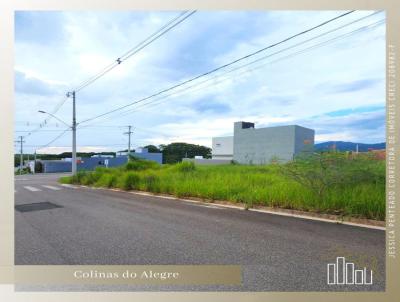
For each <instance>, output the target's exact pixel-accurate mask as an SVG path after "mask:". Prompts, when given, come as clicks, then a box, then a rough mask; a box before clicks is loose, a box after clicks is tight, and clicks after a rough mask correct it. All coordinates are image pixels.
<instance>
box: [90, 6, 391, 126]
mask: <svg viewBox="0 0 400 302" xmlns="http://www.w3.org/2000/svg"><path fill="white" fill-rule="evenodd" d="M380 12H382V11H377V12H374V13H372V14H370V15H367V16H364V17H362V18H359V19H357V20H354V21H352V22H350V23H347V24H345V25H341V26H339V27H337V28H334V29H332V30H329V31H327V32H324V33H322V34H319V35H317V36H314V37H312V38H310V39H307V40H304V41H302V42H299V43H297V44H294V45H292V46H289V47H287V48H284V49H282V50H279V51H277V52H274V53H272V54H269V55H267V56H264V57H261V58H258V59H256V60H254V61H251V62H249V63H246V64H243V65H241V66H238V67H236V68H233V69H230V70H228V71H226V72H225V73H223V74H222V75H226V74H230V73H232V72H234V71H237V70H239V69H243V68H245V67H247V66H250V65H253V64H255V63H258V62H260V61H262V60H265V59H267V58H270V57H272V56H275V55H277V54H280V53H282V52H285V51H287V50H289V49H292V48H295V47H298V46H300V45H302V44H305V43H308V42H310V41H312V40H315V39H317V38H320V37H322V36H325V35H327V34H330V33H332V32H334V31H337V30H340V29H343V28H344V27H347V26H350V25H352V24H354V23H356V22H359V21H361V20H364V19H366V18H368V17H371V16H373V15H376V14H378V13H380ZM384 20H385V19H382V20H379V21H378V22H375V23H372V24H368V25H366V26H363V27H361V28H358V29H356V30H353V31H351V32H347V33H344V34H342V35H339V36H336V37H334V38H332V39H329V40H326V41H323V42H321V43H318V44H315V45H312V46H311V47H308V48H305V49H302V50H300V51H297V52H295V53H292V54H289V55H287V56H284V57H282V58H279V59H278V60H274V61H271V62H266V63H264V64H261V65H260V66H258V67H255V68H253V69H246V70H244V71H242V72H240V73H238V74H234V75H233V77H236V76H238V75H241V74H243V73H247V72H251V71H254V70H256V69H259V68H261V67H263V66H265V65H266V64H272V63H276V62H279V61H282V60H285V59H288V58H290V57H293V56H296V55H299V54H301V53H304V52H306V51H309V50H312V49H315V48H317V47H321V46H324V45H326V44H329V43H332V42H334V41H336V40H338V39H342V38H345V37H348V36H350V35H353V34H356V33H358V32H361V31H364V30H369V29H372V28H373V27H376V26H378V25H380V24H381V23H382V22H383V21H384ZM219 77H221V74H218V75H216V76H214V77H211V78H208V79H206V80H204V81H202V82H200V83H196V84H193V85H191V86H188V87H185V88H183V89H181V90H178V91H174V92H172V93H170V94H167V95H163V96H160V97H158V98H156V99H155V100H153V101H150V102H147V103H143V104H140V105H139V106H136V107H135V108H132V109H129V110H127V111H124V112H122V113H119V115H118V117H123V116H125V115H128V114H130V113H132V112H137V111H139V110H137V109H138V108H143V107H146V106H147V105H150V104H153V103H154V104H155V105H157V104H160V103H161V102H162V101H163V100H165V99H167V98H169V97H171V96H174V95H182V94H184V93H185V92H186V91H187V90H190V92H195V91H198V90H203V89H204V88H207V87H210V86H214V85H217V84H219V83H221V82H224V81H226V80H229V79H230V78H231V77H232V76H231V77H225V78H223V79H222V80H220V81H218V82H213V83H211V84H210V85H207V86H202V87H199V88H198V89H195V90H193V89H191V88H193V87H196V86H199V85H201V84H204V83H206V82H209V81H212V80H214V79H217V78H219ZM160 100H161V101H160ZM157 101H160V102H157ZM108 118H112V117H106V119H108ZM90 125H93V124H90ZM84 127H86V126H84Z"/></svg>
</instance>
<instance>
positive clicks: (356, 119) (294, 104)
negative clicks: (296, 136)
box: [15, 11, 386, 153]
mask: <svg viewBox="0 0 400 302" xmlns="http://www.w3.org/2000/svg"><path fill="white" fill-rule="evenodd" d="M180 13H181V12H179V11H163V12H157V11H154V12H150V11H121V12H119V11H115V12H101V11H65V12H61V11H43V12H29V11H20V12H16V13H15V109H16V111H15V138H16V139H17V138H18V136H24V140H25V147H24V148H25V151H26V152H34V150H37V152H38V153H61V152H65V151H71V131H69V130H67V131H66V132H65V133H64V134H63V131H64V130H65V129H68V127H67V126H65V125H64V124H63V123H62V122H61V121H64V122H65V123H66V124H68V125H70V124H71V121H72V102H71V99H67V100H66V101H65V102H64V103H63V105H62V106H61V108H60V109H59V110H58V111H57V112H56V114H55V115H56V116H57V118H58V119H55V118H52V119H49V120H48V121H47V122H46V124H45V125H44V124H43V122H44V119H45V118H46V117H48V116H46V114H43V113H39V112H38V111H39V110H42V111H46V112H53V110H54V109H55V108H56V107H57V105H58V104H60V102H62V101H63V100H64V99H65V94H66V92H68V91H72V90H73V89H74V88H76V87H77V86H78V85H79V83H81V82H83V81H85V80H87V79H88V78H90V77H91V76H93V75H95V74H96V73H97V72H99V71H100V70H102V69H103V68H104V67H105V66H107V65H109V64H110V63H112V62H115V60H116V59H117V58H119V57H120V56H121V55H122V54H123V53H125V52H126V51H127V50H129V49H131V48H132V47H134V46H135V45H137V44H138V43H139V42H141V41H142V40H144V39H146V38H147V37H148V36H150V35H151V34H153V33H154V32H155V31H157V30H158V29H159V28H160V27H162V26H163V25H165V24H166V23H167V22H169V21H170V20H171V19H173V18H175V17H176V16H178V15H179V14H180ZM343 13H344V12H343V11H197V12H196V13H194V14H193V15H191V16H190V17H189V18H187V19H186V20H185V21H183V22H182V23H180V24H179V25H178V26H176V27H175V28H173V29H172V30H170V31H169V32H168V33H166V34H165V35H163V36H162V37H161V38H159V39H157V40H156V41H155V42H153V43H151V44H149V45H148V46H147V47H145V48H144V49H142V50H141V51H140V52H138V53H137V54H135V55H134V56H132V57H130V58H129V59H127V60H126V61H124V62H122V63H121V64H120V65H118V66H117V67H116V68H115V69H113V70H112V71H110V72H109V73H107V74H106V75H105V76H103V77H101V78H100V79H99V80H97V81H96V82H94V83H93V84H91V85H89V86H88V87H86V88H84V89H82V90H81V91H79V92H77V94H76V109H77V122H78V131H77V142H78V151H81V152H84V151H86V152H101V151H118V150H123V149H126V148H127V144H128V137H127V135H125V134H124V132H126V131H127V130H128V128H127V126H128V125H132V127H133V134H132V148H137V147H141V146H145V145H148V144H153V145H159V144H168V143H172V142H187V143H194V144H201V145H206V146H209V147H211V138H212V137H214V136H229V135H232V133H233V123H234V122H235V121H248V122H254V123H255V126H256V128H257V127H268V126H277V125H293V124H298V125H300V126H303V127H308V128H312V129H315V140H316V142H324V141H331V140H333V141H352V142H361V143H378V142H383V141H385V44H386V43H385V21H384V19H385V13H384V12H374V11H356V12H354V13H351V14H349V15H347V16H345V17H342V18H339V19H337V20H335V21H333V22H330V23H328V24H326V25H324V26H321V27H319V28H317V29H314V30H311V31H309V32H307V33H305V34H302V35H300V36H297V37H295V38H293V39H291V40H288V41H286V42H283V43H281V44H279V45H276V46H273V47H270V48H268V49H266V50H265V51H261V52H260V53H258V54H256V55H254V56H252V57H249V58H247V59H244V60H241V61H239V62H237V63H235V64H233V65H231V66H229V67H227V68H224V69H222V70H220V71H218V72H216V73H213V74H212V75H209V76H206V77H204V78H201V79H198V80H196V81H193V82H191V83H189V84H187V85H186V86H182V87H181V88H179V89H176V90H173V91H170V92H168V93H167V95H168V94H170V95H169V96H168V97H162V98H160V97H156V98H152V99H148V100H147V101H145V102H141V103H137V104H135V105H132V106H130V107H127V108H126V109H124V110H121V111H118V112H115V113H114V114H110V115H106V116H104V117H103V118H99V119H95V120H92V121H88V122H83V121H84V120H86V119H89V118H92V117H94V116H97V115H100V114H102V113H104V112H107V111H110V110H113V109H115V108H118V107H121V106H124V105H127V104H129V103H132V102H134V101H137V100H140V99H142V98H145V97H147V96H150V95H152V94H154V93H157V92H158V91H161V90H163V89H166V88H168V87H171V86H173V85H175V84H178V83H180V82H182V81H185V80H187V79H190V78H192V77H195V76H197V75H199V74H202V73H205V72H207V71H210V70H212V69H214V68H217V67H219V66H221V65H224V64H226V63H229V62H232V61H234V60H236V59H238V58H241V57H243V56H246V55H248V54H250V53H254V52H256V51H258V50H260V49H263V48H265V47H266V46H269V45H273V44H275V43H277V42H279V41H282V40H284V39H285V38H287V37H290V36H293V35H295V34H297V33H299V32H302V31H304V30H306V29H309V28H312V27H314V26H316V25H318V24H320V23H322V22H324V21H326V20H328V19H331V18H334V17H336V16H339V15H341V14H343ZM254 61H255V62H254ZM251 62H253V63H252V64H250V63H251ZM240 67H241V68H240ZM147 102H151V103H147ZM60 120H61V121H60ZM81 122H82V123H81ZM41 123H42V125H43V126H42V127H40V126H39V125H40V124H41ZM34 129H40V131H36V132H32V130H34ZM29 133H31V134H29ZM57 137H59V138H58V139H56V140H55V138H57ZM18 148H19V145H18V144H16V145H15V150H16V152H18V151H19V149H18Z"/></svg>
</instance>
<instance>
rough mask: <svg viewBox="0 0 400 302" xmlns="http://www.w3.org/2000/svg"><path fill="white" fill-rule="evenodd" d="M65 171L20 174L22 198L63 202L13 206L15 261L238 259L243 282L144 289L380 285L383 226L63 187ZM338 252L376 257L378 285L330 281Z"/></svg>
mask: <svg viewBox="0 0 400 302" xmlns="http://www.w3.org/2000/svg"><path fill="white" fill-rule="evenodd" d="M60 176H61V175H60V174H37V175H22V176H16V180H15V204H16V205H17V206H18V205H24V204H31V203H42V202H50V203H53V204H55V205H57V206H60V207H57V208H53V209H47V210H36V211H26V212H19V211H15V264H16V265H25V264H29V265H39V264H40V265H43V264H52V265H55V264H63V265H83V264H87V265H95V264H96V265H99V264H103V265H107V264H118V265H123V264H126V265H127V264H129V265H136V264H140V265H155V264H164V265H170V264H171V265H178V264H184V265H186V264H196V265H202V264H235V265H242V278H243V284H242V286H236V287H233V286H205V287H204V286H203V287H187V286H186V287H185V286H181V287H165V288H154V287H151V286H150V287H149V288H147V289H148V290H225V291H226V290H232V291H326V290H329V291H348V290H351V291H352V290H373V291H380V290H384V287H385V281H384V276H385V232H384V231H382V230H375V229H367V228H361V227H354V226H347V225H339V224H333V223H326V222H320V221H312V220H305V219H299V218H293V217H284V216H277V215H272V214H265V213H257V212H251V211H244V210H238V209H229V208H222V207H218V206H217V205H211V206H207V205H204V204H202V203H190V202H185V201H182V200H173V199H163V198H159V197H153V196H143V195H137V194H132V193H127V192H116V191H110V190H106V189H92V188H84V187H74V186H70V187H66V186H62V185H61V184H59V183H58V182H57V179H58V178H59V177H60ZM28 210H29V208H28ZM340 256H345V257H346V258H347V260H349V259H350V260H353V262H355V265H356V267H357V264H359V265H365V261H364V262H362V263H361V262H359V261H358V260H357V259H364V260H365V259H367V265H369V263H371V265H372V263H374V262H375V265H374V266H373V267H368V268H367V269H372V270H374V272H373V273H374V280H373V285H347V286H344V285H327V277H326V274H327V264H328V263H333V262H335V260H336V257H340ZM368 259H369V260H368ZM368 261H369V262H368ZM96 288H97V289H98V287H95V286H92V287H90V286H87V287H84V288H83V289H82V290H88V289H89V290H91V289H92V290H96ZM75 289H76V288H75ZM139 289H140V290H143V288H138V290H139ZM63 290H65V288H63ZM71 290H72V289H71ZM112 290H135V287H132V286H126V287H124V286H120V287H114V288H112ZM145 290H146V288H145Z"/></svg>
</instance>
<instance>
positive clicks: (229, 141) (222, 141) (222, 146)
mask: <svg viewBox="0 0 400 302" xmlns="http://www.w3.org/2000/svg"><path fill="white" fill-rule="evenodd" d="M212 158H213V159H229V160H231V159H233V136H224V137H213V138H212Z"/></svg>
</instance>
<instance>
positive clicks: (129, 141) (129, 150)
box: [124, 126, 133, 160]
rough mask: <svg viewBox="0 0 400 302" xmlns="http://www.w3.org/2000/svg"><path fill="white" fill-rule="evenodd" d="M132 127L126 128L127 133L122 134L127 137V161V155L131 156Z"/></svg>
mask: <svg viewBox="0 0 400 302" xmlns="http://www.w3.org/2000/svg"><path fill="white" fill-rule="evenodd" d="M131 130H132V126H128V132H125V133H124V134H126V135H128V160H129V155H131V134H132V133H133V131H131Z"/></svg>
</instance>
